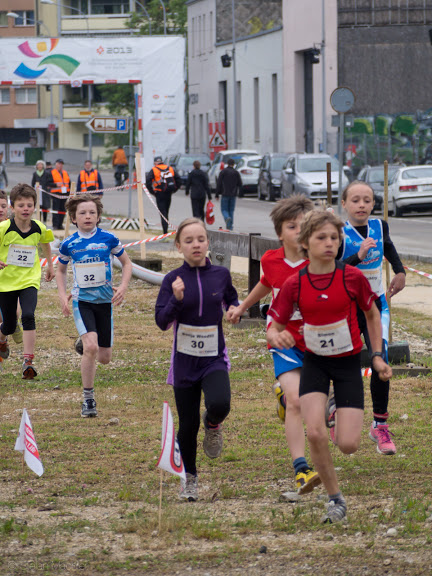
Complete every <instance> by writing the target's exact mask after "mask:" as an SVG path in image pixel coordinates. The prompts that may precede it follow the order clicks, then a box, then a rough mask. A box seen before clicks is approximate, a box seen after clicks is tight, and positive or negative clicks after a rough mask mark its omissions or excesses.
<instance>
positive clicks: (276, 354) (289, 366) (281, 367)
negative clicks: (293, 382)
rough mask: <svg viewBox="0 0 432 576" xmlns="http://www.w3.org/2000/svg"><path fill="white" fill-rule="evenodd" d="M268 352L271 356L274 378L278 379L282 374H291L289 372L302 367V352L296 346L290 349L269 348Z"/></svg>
mask: <svg viewBox="0 0 432 576" xmlns="http://www.w3.org/2000/svg"><path fill="white" fill-rule="evenodd" d="M270 352H271V353H272V354H273V364H274V371H275V376H276V378H279V376H280V375H281V374H283V373H284V372H291V370H296V368H301V367H302V366H303V356H304V352H302V351H301V350H300V349H299V348H297V347H296V346H293V347H292V348H270Z"/></svg>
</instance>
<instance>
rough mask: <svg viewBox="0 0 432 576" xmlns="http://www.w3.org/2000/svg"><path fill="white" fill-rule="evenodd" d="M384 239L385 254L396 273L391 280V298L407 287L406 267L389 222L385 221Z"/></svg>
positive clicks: (389, 290)
mask: <svg viewBox="0 0 432 576" xmlns="http://www.w3.org/2000/svg"><path fill="white" fill-rule="evenodd" d="M383 241H384V256H385V257H386V258H387V260H388V261H389V262H390V265H391V267H392V269H393V272H394V273H395V276H394V277H393V279H392V281H391V282H390V286H389V289H388V291H387V294H388V296H389V298H392V297H393V296H395V295H396V294H397V293H398V292H400V291H401V290H403V289H404V288H405V276H406V274H405V269H404V267H403V264H402V261H401V259H400V257H399V254H398V253H397V250H396V246H395V245H394V244H393V242H392V239H391V238H390V230H389V226H388V223H387V222H383Z"/></svg>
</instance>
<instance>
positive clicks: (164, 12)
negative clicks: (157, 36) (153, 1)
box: [159, 0, 166, 36]
mask: <svg viewBox="0 0 432 576" xmlns="http://www.w3.org/2000/svg"><path fill="white" fill-rule="evenodd" d="M159 2H160V3H161V4H162V9H163V14H164V36H166V10H165V4H164V3H163V0H159Z"/></svg>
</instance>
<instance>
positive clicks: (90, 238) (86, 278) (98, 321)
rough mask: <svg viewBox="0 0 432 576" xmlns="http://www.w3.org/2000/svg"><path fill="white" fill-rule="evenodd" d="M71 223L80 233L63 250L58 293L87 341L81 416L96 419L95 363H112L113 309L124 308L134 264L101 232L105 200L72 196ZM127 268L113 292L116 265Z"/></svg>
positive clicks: (114, 240)
mask: <svg viewBox="0 0 432 576" xmlns="http://www.w3.org/2000/svg"><path fill="white" fill-rule="evenodd" d="M66 209H67V211H68V213H69V216H70V219H71V221H72V222H73V223H74V224H76V226H77V228H78V230H77V232H75V233H74V234H72V235H71V236H69V237H68V238H66V239H65V240H64V241H63V242H62V243H61V244H60V248H59V263H58V268H57V275H56V279H57V287H58V292H59V297H60V304H61V307H62V312H63V314H64V315H65V316H69V315H70V310H69V300H70V298H72V309H73V317H74V321H75V325H76V327H77V330H78V334H79V336H80V338H81V340H82V346H83V357H82V360H81V378H82V383H83V389H84V390H83V393H84V401H83V404H82V409H81V416H82V417H83V418H89V417H92V416H97V411H96V402H95V399H94V379H95V374H96V360H98V361H99V362H100V363H101V364H108V363H109V362H110V360H111V357H112V345H113V336H114V334H113V316H112V304H115V305H119V304H121V303H122V302H123V299H124V295H125V292H126V289H127V287H128V284H129V280H130V278H131V275H132V264H131V261H130V260H129V256H128V255H127V254H126V252H125V251H124V248H123V246H122V245H121V242H120V240H119V239H118V238H117V237H116V236H114V234H112V233H111V232H108V231H106V230H102V229H101V228H98V227H97V224H98V223H99V220H100V217H101V215H102V211H103V206H102V202H101V200H100V198H98V197H95V196H92V195H91V194H80V195H78V196H71V197H70V198H69V199H68V201H67V204H66ZM113 256H116V257H117V258H118V259H119V260H120V262H121V263H122V267H123V270H122V281H121V284H120V286H119V287H118V288H114V286H113V283H112V280H113V269H112V259H113ZM69 262H71V263H72V270H73V288H72V294H71V296H68V295H67V291H66V276H67V265H68V263H69Z"/></svg>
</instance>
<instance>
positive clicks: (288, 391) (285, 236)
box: [227, 195, 321, 494]
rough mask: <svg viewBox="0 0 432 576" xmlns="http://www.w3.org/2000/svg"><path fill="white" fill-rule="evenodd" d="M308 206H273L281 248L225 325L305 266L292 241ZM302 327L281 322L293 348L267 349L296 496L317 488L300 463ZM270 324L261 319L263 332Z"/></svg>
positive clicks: (299, 200) (304, 202)
mask: <svg viewBox="0 0 432 576" xmlns="http://www.w3.org/2000/svg"><path fill="white" fill-rule="evenodd" d="M313 208H314V205H313V203H312V201H311V200H309V198H306V196H302V195H294V196H291V198H288V199H286V200H281V201H279V202H277V203H276V205H275V207H274V208H273V210H272V211H271V213H270V217H271V218H272V220H273V224H274V227H275V231H276V234H277V235H278V238H279V240H280V241H281V243H282V246H281V247H280V248H278V249H277V250H268V251H267V252H266V253H265V254H264V255H263V257H262V259H261V266H262V270H263V275H262V277H261V280H260V282H258V284H257V285H256V286H255V288H254V289H253V290H252V292H251V293H250V294H249V296H248V297H247V298H246V299H245V300H244V301H243V302H242V303H241V304H240V306H238V307H237V308H236V309H235V310H233V311H232V312H228V314H227V320H229V321H230V322H232V323H233V324H235V323H237V322H238V321H239V319H240V316H241V315H242V314H244V313H245V312H246V310H247V309H248V308H250V307H251V306H253V305H254V304H255V303H256V302H258V301H259V300H261V299H262V298H265V297H266V296H267V295H268V294H270V292H271V293H272V302H273V301H274V300H275V299H276V296H277V295H278V292H279V290H280V289H281V288H282V285H283V284H284V282H285V280H286V279H287V278H289V277H291V276H292V275H293V274H294V275H297V274H298V271H299V270H301V269H302V268H304V266H306V265H307V260H305V259H304V258H303V257H302V256H301V255H300V252H299V245H298V242H297V240H298V235H299V233H300V225H301V223H302V221H303V219H304V217H305V214H306V213H307V212H310V211H311V210H313ZM302 324H303V320H302V318H301V315H300V314H299V313H298V312H294V314H293V315H292V316H291V317H290V318H289V319H288V321H287V326H286V327H287V330H289V331H290V333H291V334H292V335H293V338H294V339H295V346H294V347H293V348H290V349H286V348H284V347H281V348H278V347H272V346H269V349H270V351H271V352H272V355H273V362H274V370H275V376H276V378H277V380H278V382H276V384H275V385H274V386H273V389H274V390H275V393H276V395H277V397H278V415H279V417H280V418H281V420H282V421H284V422H285V437H286V441H287V444H288V448H289V450H290V453H291V457H292V459H293V467H294V472H295V478H296V487H297V490H298V493H299V494H306V493H307V492H311V491H312V490H313V489H314V488H315V486H318V484H320V483H321V480H320V478H319V476H318V474H317V473H316V472H314V471H313V470H312V469H311V467H310V466H309V464H308V462H307V460H306V458H305V435H304V429H303V422H302V418H301V414H300V402H299V384H300V369H301V367H302V364H303V352H304V340H303V336H302V335H301V334H300V328H301V326H302ZM270 325H271V318H270V317H268V318H267V329H268V328H269V326H270Z"/></svg>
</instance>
